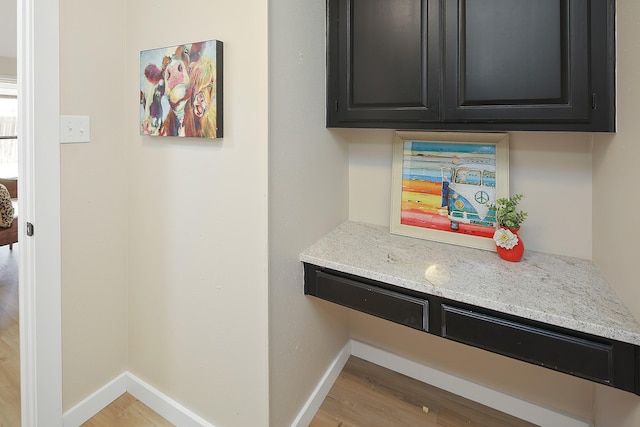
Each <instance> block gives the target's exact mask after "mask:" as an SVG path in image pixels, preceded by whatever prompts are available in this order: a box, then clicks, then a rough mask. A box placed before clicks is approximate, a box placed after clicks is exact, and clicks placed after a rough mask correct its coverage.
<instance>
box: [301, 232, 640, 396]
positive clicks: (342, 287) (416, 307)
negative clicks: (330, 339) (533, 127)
mask: <svg viewBox="0 0 640 427" xmlns="http://www.w3.org/2000/svg"><path fill="white" fill-rule="evenodd" d="M300 260H301V261H302V262H303V263H304V269H305V278H304V281H305V283H304V291H305V294H308V295H313V296H316V297H319V298H322V299H325V300H328V301H332V302H334V303H337V304H340V305H344V306H347V307H350V308H352V309H355V310H358V311H362V312H365V313H369V314H371V315H374V316H378V317H382V318H385V319H387V320H390V321H393V322H396V323H400V324H403V325H405V326H408V327H412V328H415V329H419V330H422V331H424V332H427V333H430V334H434V335H437V336H440V337H443V338H447V339H451V340H454V341H458V342H461V343H464V344H468V345H472V346H475V347H479V348H483V349H485V350H489V351H492V352H495V353H499V354H502V355H505V356H508V357H512V358H516V359H519V360H524V361H526V362H530V363H534V364H537V365H540V366H545V367H547V368H549V369H554V370H557V371H561V372H565V373H568V374H571V375H575V376H579V377H582V378H586V379H588V380H591V381H595V382H598V383H602V384H606V385H609V386H612V387H615V388H619V389H622V390H626V391H629V392H632V393H635V394H638V395H640V324H639V323H638V322H637V321H636V320H635V318H634V317H633V316H632V315H631V314H630V312H629V310H628V309H627V308H626V307H625V306H624V304H623V303H622V301H621V300H620V299H619V298H618V296H617V295H616V294H615V292H614V291H613V290H612V289H611V287H610V286H609V284H608V283H607V281H606V280H605V278H604V277H603V275H602V274H601V273H600V271H599V270H598V269H597V268H596V267H595V265H594V264H593V262H591V261H588V260H584V259H579V258H571V257H565V256H558V255H550V254H545V253H541V252H534V251H526V252H525V256H524V259H523V260H522V261H521V262H518V263H511V262H508V261H503V260H501V259H500V258H499V257H498V256H497V255H496V254H495V253H494V252H490V251H483V250H479V249H472V248H466V247H461V246H454V245H448V244H443V243H438V242H432V241H427V240H420V239H414V238H410V237H404V236H397V235H393V234H391V233H389V229H388V228H387V227H382V226H375V225H370V224H364V223H357V222H346V223H344V224H342V225H340V226H339V227H337V228H336V229H335V230H333V231H331V232H330V233H329V234H328V235H326V236H325V237H323V238H322V239H320V240H319V241H318V242H316V243H315V244H313V245H312V246H311V247H309V248H308V249H306V250H305V251H304V252H302V253H301V254H300Z"/></svg>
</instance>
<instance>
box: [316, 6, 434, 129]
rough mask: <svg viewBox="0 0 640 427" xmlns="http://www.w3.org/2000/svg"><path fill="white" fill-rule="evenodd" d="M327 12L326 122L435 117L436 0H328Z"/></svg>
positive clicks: (419, 119) (336, 124) (333, 123)
mask: <svg viewBox="0 0 640 427" xmlns="http://www.w3.org/2000/svg"><path fill="white" fill-rule="evenodd" d="M328 13H329V58H328V61H329V70H330V71H329V75H330V79H329V82H328V84H329V101H328V103H329V104H328V108H329V110H330V113H329V116H328V124H329V126H339V125H340V124H341V123H347V122H348V123H357V122H371V121H374V122H385V121H387V122H388V121H391V122H406V123H416V122H424V121H437V120H438V118H439V114H440V84H439V81H438V80H439V79H438V77H437V76H438V75H439V74H440V68H441V65H440V64H441V58H440V56H441V55H440V52H441V49H440V41H439V40H440V31H439V28H440V7H439V0H391V1H390V0H346V1H345V0H329V7H328ZM432 75H433V77H432Z"/></svg>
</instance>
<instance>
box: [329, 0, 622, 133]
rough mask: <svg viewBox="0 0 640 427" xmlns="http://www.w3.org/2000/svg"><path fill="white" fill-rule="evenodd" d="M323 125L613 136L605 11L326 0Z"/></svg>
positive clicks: (483, 0) (586, 5)
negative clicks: (567, 132) (591, 132)
mask: <svg viewBox="0 0 640 427" xmlns="http://www.w3.org/2000/svg"><path fill="white" fill-rule="evenodd" d="M327 5H328V8H327V10H328V20H327V25H328V32H327V38H328V52H327V65H328V67H327V71H328V73H327V88H328V90H327V126H328V127H379V128H397V129H451V130H568V131H614V130H615V102H614V93H615V92H614V90H615V87H614V67H615V57H614V52H615V45H614V24H613V20H614V1H613V0H536V1H531V0H328V3H327Z"/></svg>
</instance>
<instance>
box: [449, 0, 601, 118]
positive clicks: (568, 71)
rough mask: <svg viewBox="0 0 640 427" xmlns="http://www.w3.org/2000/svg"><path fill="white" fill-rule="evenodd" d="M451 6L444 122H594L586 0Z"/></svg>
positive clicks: (498, 0)
mask: <svg viewBox="0 0 640 427" xmlns="http://www.w3.org/2000/svg"><path fill="white" fill-rule="evenodd" d="M446 4H447V9H446V14H447V23H446V26H447V27H446V34H447V36H446V37H447V41H446V47H447V48H446V67H447V73H446V74H445V79H446V84H445V86H446V88H447V99H446V104H447V105H446V109H445V120H447V121H488V120H490V121H498V122H500V121H502V122H509V121H527V120H544V121H548V122H573V123H576V122H581V121H582V122H588V121H589V120H590V115H591V106H592V105H591V102H590V98H591V90H590V85H589V34H588V26H589V8H588V3H587V2H586V1H584V0H536V1H530V0H473V1H467V0H447V3H446Z"/></svg>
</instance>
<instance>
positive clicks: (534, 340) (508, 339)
mask: <svg viewBox="0 0 640 427" xmlns="http://www.w3.org/2000/svg"><path fill="white" fill-rule="evenodd" d="M442 336H443V337H445V338H449V339H451V340H454V341H458V342H461V343H464V344H469V345H473V346H475V347H480V348H483V349H485V350H489V351H493V352H495V353H499V354H503V355H505V356H509V357H513V358H516V359H520V360H524V361H526V362H530V363H534V364H536V365H541V366H546V367H548V368H551V369H555V370H557V371H561V372H566V373H569V374H572V375H576V376H578V377H582V378H586V379H589V380H593V381H597V382H601V383H604V384H611V383H612V381H613V363H612V361H613V347H612V346H610V345H606V344H601V343H597V342H593V341H588V340H585V339H581V338H576V337H573V336H569V335H564V334H559V333H557V332H553V331H547V330H545V329H540V328H536V327H532V326H529V325H524V324H521V323H516V322H513V321H510V320H505V319H500V318H497V317H493V316H488V315H485V314H482V313H476V312H474V311H469V310H464V309H460V308H456V307H451V306H448V305H442Z"/></svg>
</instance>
